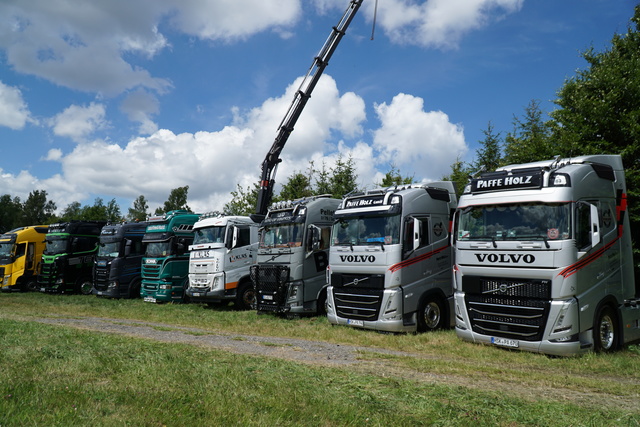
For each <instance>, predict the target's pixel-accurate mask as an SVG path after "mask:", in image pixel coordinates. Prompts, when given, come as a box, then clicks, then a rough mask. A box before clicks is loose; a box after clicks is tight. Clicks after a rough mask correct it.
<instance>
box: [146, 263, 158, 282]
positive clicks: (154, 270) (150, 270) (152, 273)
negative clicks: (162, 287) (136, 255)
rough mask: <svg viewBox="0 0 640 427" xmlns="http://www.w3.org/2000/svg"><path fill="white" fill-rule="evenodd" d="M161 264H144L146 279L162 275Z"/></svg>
mask: <svg viewBox="0 0 640 427" xmlns="http://www.w3.org/2000/svg"><path fill="white" fill-rule="evenodd" d="M160 269H161V266H160V265H159V264H143V265H142V277H143V278H145V279H157V278H158V277H160Z"/></svg>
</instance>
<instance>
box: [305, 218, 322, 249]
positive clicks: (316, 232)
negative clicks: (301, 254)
mask: <svg viewBox="0 0 640 427" xmlns="http://www.w3.org/2000/svg"><path fill="white" fill-rule="evenodd" d="M320 237H321V236H320V228H319V227H318V226H316V225H313V224H311V225H310V226H309V240H308V241H307V252H312V251H317V250H318V249H320Z"/></svg>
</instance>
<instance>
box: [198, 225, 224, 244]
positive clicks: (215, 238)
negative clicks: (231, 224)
mask: <svg viewBox="0 0 640 427" xmlns="http://www.w3.org/2000/svg"><path fill="white" fill-rule="evenodd" d="M225 230H226V227H220V226H216V227H207V228H198V229H197V230H194V231H193V234H194V237H193V244H194V245H199V244H202V243H224V232H225Z"/></svg>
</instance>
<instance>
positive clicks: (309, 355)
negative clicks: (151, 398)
mask: <svg viewBox="0 0 640 427" xmlns="http://www.w3.org/2000/svg"><path fill="white" fill-rule="evenodd" d="M23 320H31V321H36V322H40V323H46V324H51V325H60V326H66V327H73V328H78V329H85V330H91V331H97V332H105V333H112V334H119V335H126V336H131V337H140V338H146V339H151V340H156V341H161V342H172V343H184V344H191V345H200V346H205V347H210V348H215V349H218V350H224V351H229V352H232V353H238V354H248V355H256V356H257V355H259V356H266V357H273V358H278V359H284V360H290V361H295V362H299V363H308V364H313V365H319V366H332V367H349V368H350V369H353V370H357V371H359V372H363V373H367V374H371V375H378V376H385V377H395V378H402V379H406V380H413V381H421V382H425V383H429V384H446V385H452V386H462V387H467V388H473V389H479V390H485V391H498V392H504V391H507V390H508V392H509V393H510V394H512V395H517V396H519V397H521V398H524V399H528V400H542V399H558V400H566V401H572V402H574V403H576V404H578V405H581V406H588V407H589V406H592V407H594V408H595V407H598V408H603V407H610V408H612V409H613V408H617V409H619V408H621V407H626V408H630V409H631V413H640V392H639V391H638V390H640V382H638V381H631V383H630V384H629V389H630V390H636V391H635V392H634V393H633V394H630V395H625V396H616V395H612V394H609V393H605V392H598V391H593V390H588V391H576V390H574V389H570V388H565V387H562V386H554V387H553V388H550V387H547V386H544V385H536V384H533V385H532V384H526V385H523V384H519V383H518V384H514V383H513V381H509V380H508V379H505V380H504V381H500V380H496V379H491V378H484V377H482V378H478V377H475V378H472V379H470V378H468V377H464V376H458V375H443V374H438V373H430V372H418V371H417V370H415V369H410V368H407V367H406V366H402V365H400V364H396V363H394V362H393V360H390V359H385V358H376V357H373V356H376V355H391V356H408V357H414V358H419V359H427V358H429V357H432V356H425V355H423V354H413V353H408V352H401V351H393V350H387V349H381V348H373V347H358V346H351V345H342V344H333V343H328V342H322V341H309V340H302V339H293V338H279V337H264V336H253V335H244V334H234V333H220V332H212V331H208V330H204V329H199V328H188V327H182V326H175V325H170V324H162V323H151V322H141V321H135V320H126V319H106V318H97V317H75V318H67V317H40V318H29V319H23ZM372 355H373V356H372ZM585 375H586V374H585Z"/></svg>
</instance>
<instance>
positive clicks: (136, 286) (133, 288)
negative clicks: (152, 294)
mask: <svg viewBox="0 0 640 427" xmlns="http://www.w3.org/2000/svg"><path fill="white" fill-rule="evenodd" d="M128 297H129V298H131V299H134V298H140V281H139V280H135V281H133V282H132V283H131V284H130V285H129V295H128Z"/></svg>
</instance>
